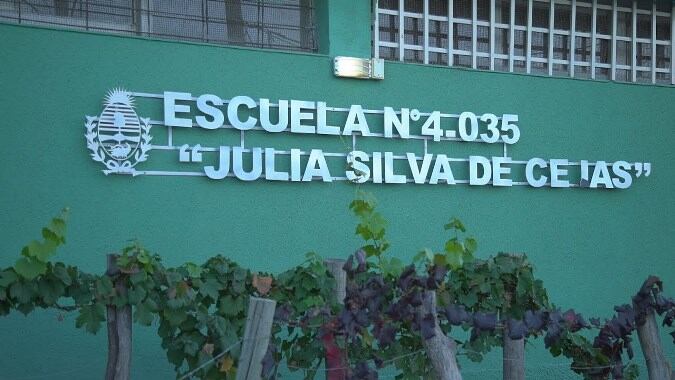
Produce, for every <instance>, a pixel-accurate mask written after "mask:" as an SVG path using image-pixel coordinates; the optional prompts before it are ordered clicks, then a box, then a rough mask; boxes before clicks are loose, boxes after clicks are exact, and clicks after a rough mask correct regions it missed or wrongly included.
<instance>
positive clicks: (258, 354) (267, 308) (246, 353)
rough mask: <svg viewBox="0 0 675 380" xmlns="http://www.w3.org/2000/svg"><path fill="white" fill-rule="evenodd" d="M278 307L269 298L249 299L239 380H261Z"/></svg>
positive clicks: (238, 368)
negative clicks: (263, 363) (275, 311)
mask: <svg viewBox="0 0 675 380" xmlns="http://www.w3.org/2000/svg"><path fill="white" fill-rule="evenodd" d="M276 307H277V303H276V301H273V300H270V299H267V298H258V297H251V298H250V299H249V302H248V312H247V314H246V328H245V330H244V344H243V345H242V348H241V355H240V356H239V363H238V364H237V380H259V379H260V377H261V376H262V360H263V358H264V357H265V353H266V352H267V346H269V343H270V336H271V335H272V320H273V319H274V310H275V309H276Z"/></svg>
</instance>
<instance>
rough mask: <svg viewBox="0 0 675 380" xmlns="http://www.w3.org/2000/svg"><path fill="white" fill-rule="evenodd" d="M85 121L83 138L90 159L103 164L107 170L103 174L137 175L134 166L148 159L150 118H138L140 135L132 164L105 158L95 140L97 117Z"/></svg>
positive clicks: (89, 117) (127, 160) (129, 161)
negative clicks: (85, 131)
mask: <svg viewBox="0 0 675 380" xmlns="http://www.w3.org/2000/svg"><path fill="white" fill-rule="evenodd" d="M86 119H87V121H86V122H85V123H84V127H85V128H86V129H87V133H86V134H85V135H84V137H85V138H86V139H87V148H88V149H89V150H90V151H91V153H90V154H91V158H92V159H93V160H94V161H96V162H101V163H103V164H104V165H105V166H106V168H108V170H104V171H103V173H105V174H106V175H108V174H131V175H133V176H136V175H138V172H137V171H136V169H134V166H136V165H137V164H138V163H139V162H143V161H146V160H147V159H148V151H150V150H151V149H152V145H150V141H151V140H152V136H150V128H152V125H150V118H139V120H140V124H141V135H140V142H139V144H138V150H137V151H136V153H135V154H134V157H133V158H134V160H133V161H134V162H132V161H131V160H129V159H126V160H123V161H120V160H115V159H112V158H107V155H106V153H105V150H104V149H103V147H102V146H101V143H100V142H99V141H98V140H97V138H96V136H97V134H96V132H95V131H94V129H95V128H96V127H97V126H98V117H96V116H87V117H86Z"/></svg>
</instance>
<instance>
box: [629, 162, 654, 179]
mask: <svg viewBox="0 0 675 380" xmlns="http://www.w3.org/2000/svg"><path fill="white" fill-rule="evenodd" d="M633 167H634V168H635V176H636V177H639V176H641V175H642V174H643V173H644V175H645V177H649V175H650V174H652V164H651V163H650V162H645V163H642V162H636V163H635V164H634V165H633Z"/></svg>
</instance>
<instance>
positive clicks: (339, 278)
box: [321, 259, 347, 380]
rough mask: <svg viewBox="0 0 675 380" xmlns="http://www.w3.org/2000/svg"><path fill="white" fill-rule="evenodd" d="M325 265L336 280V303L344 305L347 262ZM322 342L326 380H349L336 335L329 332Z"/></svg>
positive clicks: (341, 261)
mask: <svg viewBox="0 0 675 380" xmlns="http://www.w3.org/2000/svg"><path fill="white" fill-rule="evenodd" d="M324 264H325V265H326V267H327V268H328V271H329V272H330V273H331V274H332V275H333V278H335V289H333V292H334V294H335V302H337V303H338V304H339V305H344V302H345V297H346V296H347V272H345V270H344V269H343V268H344V266H345V260H342V259H327V260H325V261H324ZM321 340H322V341H323V347H324V349H325V350H326V380H345V379H347V360H346V359H345V354H344V352H343V351H342V350H341V349H340V346H338V344H337V341H336V340H337V339H336V337H335V335H334V334H333V333H332V332H327V333H326V334H324V336H323V337H322V338H321Z"/></svg>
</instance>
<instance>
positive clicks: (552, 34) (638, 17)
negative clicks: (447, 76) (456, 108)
mask: <svg viewBox="0 0 675 380" xmlns="http://www.w3.org/2000/svg"><path fill="white" fill-rule="evenodd" d="M373 2H374V5H373V8H374V9H373V11H374V25H375V27H374V28H373V30H374V33H373V47H374V55H375V57H378V58H384V59H388V60H398V61H404V62H416V63H425V64H432V65H447V66H458V67H468V68H474V69H481V70H495V71H509V72H523V73H532V74H539V75H550V76H567V77H577V78H587V79H604V80H615V81H624V82H638V83H655V84H671V85H672V84H675V58H674V56H673V53H674V50H675V49H673V42H672V41H673V35H674V34H675V18H674V15H675V4H674V3H672V2H671V1H668V0H656V1H642V0H640V1H637V0H585V1H584V0H373Z"/></svg>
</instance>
